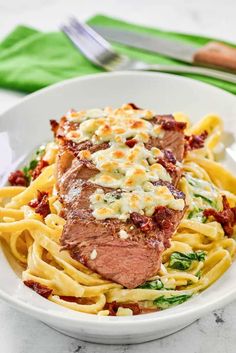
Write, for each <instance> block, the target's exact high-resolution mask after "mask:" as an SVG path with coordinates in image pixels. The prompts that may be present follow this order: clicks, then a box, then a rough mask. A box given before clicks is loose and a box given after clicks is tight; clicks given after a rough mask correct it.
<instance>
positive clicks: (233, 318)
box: [0, 0, 236, 353]
mask: <svg viewBox="0 0 236 353" xmlns="http://www.w3.org/2000/svg"><path fill="white" fill-rule="evenodd" d="M95 13H106V14H108V15H112V16H117V17H120V18H123V19H126V20H129V21H133V22H137V23H140V24H146V25H150V26H157V27H162V28H164V29H168V30H175V31H179V32H188V33H200V34H203V35H209V36H213V37H219V38H222V39H226V40H231V41H234V42H235V41H236V22H235V13H236V1H235V0H224V1H222V0H140V1H139V0H123V1H122V0H66V1H65V0H0V38H3V37H4V35H6V34H7V33H8V32H9V31H11V29H12V28H13V27H14V26H16V25H17V24H27V25H31V26H35V27H37V28H39V29H42V30H55V29H56V28H57V26H58V24H59V23H61V22H62V21H63V20H64V19H65V18H66V16H67V15H70V14H74V15H76V16H78V17H79V18H80V19H86V18H88V17H89V16H91V15H93V14H95ZM21 97H22V94H20V93H16V92H10V91H5V90H1V89H0V111H3V110H5V109H7V108H8V107H9V106H11V105H12V104H14V103H15V102H16V101H18V100H19V99H21ZM235 314H236V302H234V303H232V304H230V305H228V306H227V307H225V308H223V309H221V310H218V311H217V312H214V313H211V314H209V315H207V316H205V317H203V318H202V319H200V320H198V321H197V322H195V323H194V324H192V325H191V326H189V327H187V328H186V329H184V330H182V331H180V332H177V333H175V334H173V335H171V336H168V337H166V338H163V339H160V340H158V341H153V342H149V343H145V344H140V345H132V346H127V345H123V346H105V345H97V344H90V343H85V342H80V341H78V340H75V339H73V338H70V337H67V336H63V335H61V334H59V333H57V332H56V331H54V330H52V329H50V328H48V327H47V326H45V325H44V324H42V323H40V322H38V321H36V320H34V319H32V318H30V317H28V316H27V315H23V314H21V313H18V312H16V311H15V310H14V309H12V308H10V307H9V306H8V305H6V304H5V303H3V302H2V301H0V352H1V353H29V352H30V353H41V352H43V353H51V352H55V353H105V352H106V353H108V352H109V353H110V352H112V353H113V352H117V353H123V352H130V353H142V352H144V351H145V352H147V353H149V352H150V353H152V352H153V353H154V352H162V353H171V352H175V353H187V352H191V353H213V352H214V353H235V352H236V335H235V330H236V315H235Z"/></svg>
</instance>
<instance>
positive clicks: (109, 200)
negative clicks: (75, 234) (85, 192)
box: [67, 105, 184, 221]
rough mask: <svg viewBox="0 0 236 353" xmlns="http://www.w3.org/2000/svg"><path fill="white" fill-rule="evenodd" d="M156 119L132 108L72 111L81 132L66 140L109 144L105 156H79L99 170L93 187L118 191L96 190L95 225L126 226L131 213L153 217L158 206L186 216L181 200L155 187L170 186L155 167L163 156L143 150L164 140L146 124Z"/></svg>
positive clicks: (158, 130) (155, 150)
mask: <svg viewBox="0 0 236 353" xmlns="http://www.w3.org/2000/svg"><path fill="white" fill-rule="evenodd" d="M153 115H154V113H153V112H151V111H147V110H142V109H133V108H132V107H131V106H130V105H125V106H123V107H122V108H120V109H116V110H112V109H111V108H105V109H104V110H101V109H92V110H87V111H82V112H78V113H76V112H74V111H72V112H70V113H69V115H67V119H68V120H70V121H77V122H79V123H80V125H79V127H78V129H77V130H73V131H70V132H68V134H67V138H68V139H71V140H72V141H74V142H76V143H80V142H82V141H85V140H90V141H92V143H93V144H100V143H102V142H109V147H108V148H107V149H105V150H101V151H97V152H94V153H92V154H91V153H90V152H89V151H80V153H79V156H80V158H82V159H88V160H90V161H91V162H92V163H93V164H94V165H95V166H96V168H97V169H98V170H99V172H98V173H97V174H96V175H95V176H94V177H92V178H90V179H89V181H90V182H92V183H94V184H96V185H98V186H99V185H100V186H103V187H110V188H113V189H118V190H117V191H115V192H113V193H106V194H105V193H104V192H103V190H102V189H99V188H98V189H97V190H96V192H95V193H94V194H93V195H92V196H91V197H90V202H91V205H90V207H91V209H92V210H93V216H94V217H95V218H96V219H106V218H118V219H120V220H123V221H126V220H127V219H128V218H129V216H130V213H132V212H139V213H141V214H145V215H148V216H151V215H152V214H153V213H154V211H155V208H156V207H157V206H168V207H170V208H172V209H175V210H183V208H184V201H183V200H182V199H178V200H177V199H175V198H174V196H173V195H172V194H171V192H170V191H169V189H168V188H167V187H166V186H154V185H153V184H152V182H155V181H158V180H160V179H161V180H164V181H168V182H171V177H170V175H169V174H168V172H167V171H166V169H165V168H164V167H163V166H162V165H161V164H159V163H158V162H157V161H158V158H159V157H162V156H163V153H162V152H161V151H160V150H159V149H158V148H156V147H153V148H151V150H148V149H147V148H146V147H145V143H146V142H148V140H149V139H150V138H162V137H163V133H164V132H163V130H162V129H161V126H160V125H153V124H152V123H151V122H149V121H148V120H149V119H151V118H152V117H153ZM127 139H135V140H136V141H135V142H136V144H135V145H134V146H133V147H128V146H127V145H126V141H127Z"/></svg>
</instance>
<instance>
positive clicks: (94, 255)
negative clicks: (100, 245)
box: [90, 249, 97, 260]
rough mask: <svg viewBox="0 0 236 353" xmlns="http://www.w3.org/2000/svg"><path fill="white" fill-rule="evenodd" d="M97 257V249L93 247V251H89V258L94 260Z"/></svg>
mask: <svg viewBox="0 0 236 353" xmlns="http://www.w3.org/2000/svg"><path fill="white" fill-rule="evenodd" d="M96 257H97V250H96V249H93V251H92V252H91V254H90V259H91V260H95V259H96Z"/></svg>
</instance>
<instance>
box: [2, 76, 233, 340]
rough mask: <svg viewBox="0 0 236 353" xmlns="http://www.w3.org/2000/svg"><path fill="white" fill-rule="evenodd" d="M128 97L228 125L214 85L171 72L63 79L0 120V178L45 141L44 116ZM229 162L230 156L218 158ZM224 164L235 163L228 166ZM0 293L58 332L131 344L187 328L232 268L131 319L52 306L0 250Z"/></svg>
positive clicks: (227, 103)
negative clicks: (184, 296)
mask: <svg viewBox="0 0 236 353" xmlns="http://www.w3.org/2000/svg"><path fill="white" fill-rule="evenodd" d="M126 102H134V103H136V104H137V105H138V106H141V107H146V108H152V109H155V110H157V111H158V112H159V113H172V112H176V111H183V112H185V113H187V114H189V115H190V117H191V119H193V120H195V121H196V120H198V119H199V118H201V117H202V116H203V115H205V114H207V113H217V114H219V115H221V116H222V117H223V119H224V121H225V125H226V129H227V130H228V131H231V132H232V130H233V129H235V117H236V99H235V97H234V96H233V95H231V94H228V93H226V92H224V91H222V90H219V89H217V88H214V87H211V86H208V85H206V84H203V83H200V82H197V81H193V80H190V79H187V78H181V77H177V76H173V75H165V74H157V73H135V72H122V73H112V74H111V73H110V74H99V75H91V76H87V77H82V78H76V79H73V80H69V81H65V82H62V83H60V84H57V85H54V86H51V87H49V88H46V89H43V90H41V91H39V92H37V93H34V94H32V95H30V96H28V97H26V98H24V99H22V101H21V102H20V103H18V104H16V105H15V106H14V107H12V108H11V109H9V110H8V111H7V112H5V113H4V114H3V115H2V116H1V117H0V131H1V132H0V151H1V152H0V167H1V170H0V176H1V177H2V180H1V183H4V182H5V180H6V177H7V175H8V172H9V170H12V169H14V168H15V167H16V166H17V165H18V164H19V163H21V161H22V160H23V159H24V158H25V157H26V156H27V155H28V154H29V152H31V151H32V150H33V149H34V148H35V147H36V146H38V145H39V144H40V143H42V142H44V141H47V140H48V139H50V138H51V134H50V129H49V122H48V121H49V119H52V118H59V117H60V116H62V115H63V114H64V113H65V112H66V111H67V110H68V109H69V108H76V109H83V108H93V107H104V106H107V105H112V106H114V107H116V106H119V105H121V104H123V103H126ZM226 162H228V164H229V165H230V160H229V161H226ZM231 167H232V168H233V167H235V166H234V165H233V164H231ZM0 268H1V271H0V297H1V298H2V299H4V300H6V302H8V303H9V304H10V305H12V306H13V307H15V308H16V309H18V310H21V311H23V312H24V313H28V314H29V315H31V316H33V317H35V318H37V319H38V320H41V321H43V322H44V323H46V324H48V325H50V326H51V327H53V328H55V329H56V330H58V331H61V332H63V333H66V334H68V335H70V336H73V337H77V338H80V339H82V340H86V341H90V342H99V343H107V344H110V343H119V344H124V343H139V342H145V341H149V340H153V339H155V338H159V337H163V336H165V335H168V334H170V333H173V332H175V331H177V330H180V329H181V328H183V327H185V326H187V325H189V324H190V323H192V322H193V321H194V320H196V319H198V318H199V317H200V316H201V315H203V314H206V313H207V312H209V311H211V310H213V309H216V308H218V307H220V306H223V305H225V304H227V303H228V302H230V301H231V300H232V299H234V298H235V297H236V286H235V278H236V266H235V265H234V264H233V265H232V266H231V268H230V269H229V270H228V271H227V272H226V273H225V274H224V275H223V276H222V277H221V279H220V280H218V281H217V282H216V283H215V284H213V285H212V286H211V287H210V288H209V289H207V290H205V291H204V292H203V293H201V294H200V295H198V296H195V297H194V298H192V299H190V300H189V301H188V302H186V303H184V304H182V305H179V306H177V307H174V308H171V309H168V310H165V311H161V312H157V313H152V314H146V315H140V316H134V317H99V316H95V315H90V314H83V313H78V312H75V311H72V310H69V309H66V308H64V307H61V306H59V305H57V304H54V303H52V302H50V301H48V300H46V299H44V298H42V297H40V296H39V295H37V294H36V293H35V292H33V291H32V290H30V289H29V288H27V287H25V286H24V285H23V284H22V283H21V279H20V278H19V277H18V276H17V274H16V273H15V272H14V271H13V269H12V268H11V267H10V265H9V262H8V260H7V259H6V257H5V255H4V253H3V252H1V253H0Z"/></svg>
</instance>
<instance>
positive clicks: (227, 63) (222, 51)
mask: <svg viewBox="0 0 236 353" xmlns="http://www.w3.org/2000/svg"><path fill="white" fill-rule="evenodd" d="M193 61H194V63H195V64H198V65H204V66H212V67H216V68H219V69H221V70H227V71H236V48H233V47H230V46H228V45H226V44H223V43H218V42H209V43H207V44H206V45H205V46H203V47H202V48H200V49H199V50H198V51H197V52H196V53H195V54H194V57H193Z"/></svg>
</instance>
